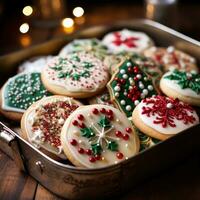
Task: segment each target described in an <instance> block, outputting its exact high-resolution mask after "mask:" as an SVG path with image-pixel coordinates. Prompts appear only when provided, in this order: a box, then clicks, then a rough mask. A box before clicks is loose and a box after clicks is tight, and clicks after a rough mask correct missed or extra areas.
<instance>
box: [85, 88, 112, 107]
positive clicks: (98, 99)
mask: <svg viewBox="0 0 200 200" xmlns="http://www.w3.org/2000/svg"><path fill="white" fill-rule="evenodd" d="M88 102H89V104H103V105H108V106H114V104H113V102H112V101H111V97H110V94H109V92H108V90H104V91H103V92H102V93H101V94H98V95H96V96H95V97H92V98H90V99H88Z"/></svg>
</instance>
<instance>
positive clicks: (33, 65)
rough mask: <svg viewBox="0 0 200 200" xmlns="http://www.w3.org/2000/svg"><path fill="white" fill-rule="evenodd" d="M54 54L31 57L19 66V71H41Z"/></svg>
mask: <svg viewBox="0 0 200 200" xmlns="http://www.w3.org/2000/svg"><path fill="white" fill-rule="evenodd" d="M52 57H53V56H40V57H34V58H31V59H29V60H27V61H25V62H23V63H22V64H20V65H19V67H18V73H22V72H26V73H27V72H41V71H42V68H43V67H44V66H45V65H46V64H47V62H48V61H49V60H50V59H52Z"/></svg>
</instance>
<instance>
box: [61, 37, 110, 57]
mask: <svg viewBox="0 0 200 200" xmlns="http://www.w3.org/2000/svg"><path fill="white" fill-rule="evenodd" d="M81 51H88V52H90V53H93V54H94V55H95V56H96V57H98V58H100V59H103V58H104V56H105V55H106V54H107V47H106V46H105V45H103V44H102V43H101V41H100V40H98V39H96V38H92V39H77V40H73V41H72V42H70V43H69V44H67V45H66V46H64V47H63V48H62V49H61V51H60V53H59V56H61V57H65V56H66V55H67V54H69V53H75V52H81Z"/></svg>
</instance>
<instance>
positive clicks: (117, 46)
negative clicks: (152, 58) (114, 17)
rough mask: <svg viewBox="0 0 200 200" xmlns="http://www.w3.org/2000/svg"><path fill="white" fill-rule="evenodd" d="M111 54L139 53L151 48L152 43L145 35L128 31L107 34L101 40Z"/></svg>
mask: <svg viewBox="0 0 200 200" xmlns="http://www.w3.org/2000/svg"><path fill="white" fill-rule="evenodd" d="M102 43H103V44H104V45H105V46H107V48H108V49H109V51H110V52H111V53H120V52H135V53H141V52H143V51H144V50H145V49H147V48H149V47H151V46H153V41H152V40H151V39H150V38H149V36H147V35H146V34H145V33H142V32H136V31H132V30H128V29H123V30H121V31H115V32H111V33H108V34H107V35H105V36H104V38H103V39H102Z"/></svg>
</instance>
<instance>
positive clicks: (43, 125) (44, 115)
mask: <svg viewBox="0 0 200 200" xmlns="http://www.w3.org/2000/svg"><path fill="white" fill-rule="evenodd" d="M80 105H82V104H81V103H80V102H78V101H75V100H74V99H72V98H69V97H64V96H51V97H45V98H43V99H41V100H40V101H38V102H36V103H35V104H33V105H32V106H31V107H29V109H28V110H27V111H26V112H25V113H24V115H23V117H22V120H21V129H22V136H23V138H25V139H26V140H28V141H29V142H30V143H31V144H32V145H34V146H35V147H36V148H38V149H40V150H42V151H45V153H46V154H47V155H50V156H52V157H54V158H56V157H58V158H64V159H66V157H65V155H64V154H63V151H62V146H61V141H60V134H61V129H62V127H63V124H64V123H65V120H66V119H67V118H68V117H69V115H70V114H71V113H73V112H74V111H75V110H76V109H77V108H78V107H79V106H80Z"/></svg>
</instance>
